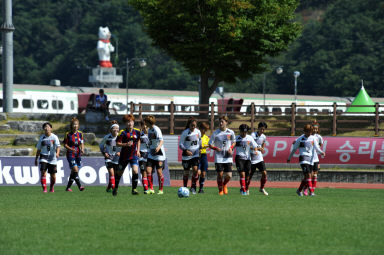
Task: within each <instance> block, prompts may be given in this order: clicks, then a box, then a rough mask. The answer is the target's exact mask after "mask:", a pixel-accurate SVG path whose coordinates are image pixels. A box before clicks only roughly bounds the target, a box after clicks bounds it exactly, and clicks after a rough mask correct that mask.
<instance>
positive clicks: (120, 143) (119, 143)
mask: <svg viewBox="0 0 384 255" xmlns="http://www.w3.org/2000/svg"><path fill="white" fill-rule="evenodd" d="M116 146H117V147H128V143H123V133H122V132H120V134H119V135H118V137H117V138H116Z"/></svg>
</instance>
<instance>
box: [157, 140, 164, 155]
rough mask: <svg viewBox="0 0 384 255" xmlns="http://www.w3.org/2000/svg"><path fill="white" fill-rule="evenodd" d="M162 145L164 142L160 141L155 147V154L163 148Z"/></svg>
mask: <svg viewBox="0 0 384 255" xmlns="http://www.w3.org/2000/svg"><path fill="white" fill-rule="evenodd" d="M163 144H164V140H163V139H161V140H160V142H159V145H158V146H157V147H156V150H155V152H156V153H158V152H159V151H160V149H161V146H163Z"/></svg>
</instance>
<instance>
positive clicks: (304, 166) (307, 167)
mask: <svg viewBox="0 0 384 255" xmlns="http://www.w3.org/2000/svg"><path fill="white" fill-rule="evenodd" d="M300 166H301V169H302V170H303V173H304V174H310V173H312V166H311V165H309V164H300Z"/></svg>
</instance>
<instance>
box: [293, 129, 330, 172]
mask: <svg viewBox="0 0 384 255" xmlns="http://www.w3.org/2000/svg"><path fill="white" fill-rule="evenodd" d="M297 149H299V153H300V156H299V161H300V164H308V165H312V164H313V154H314V152H315V150H316V151H317V152H318V153H323V151H322V150H321V149H320V147H319V145H318V143H317V142H316V138H315V137H314V136H313V135H311V136H309V137H306V136H305V135H302V136H300V137H299V138H297V139H296V141H295V143H294V144H293V149H292V151H291V154H289V157H288V159H289V160H290V159H291V157H292V156H293V154H294V153H295V152H296V150H297Z"/></svg>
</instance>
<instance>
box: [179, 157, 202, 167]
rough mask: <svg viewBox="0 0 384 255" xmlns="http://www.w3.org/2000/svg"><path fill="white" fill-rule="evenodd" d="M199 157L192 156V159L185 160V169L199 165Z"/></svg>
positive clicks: (183, 163) (183, 162)
mask: <svg viewBox="0 0 384 255" xmlns="http://www.w3.org/2000/svg"><path fill="white" fill-rule="evenodd" d="M199 162H200V161H199V158H197V157H196V158H191V159H190V160H183V161H182V165H183V168H184V170H189V169H190V168H191V167H194V166H197V167H198V166H199Z"/></svg>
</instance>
